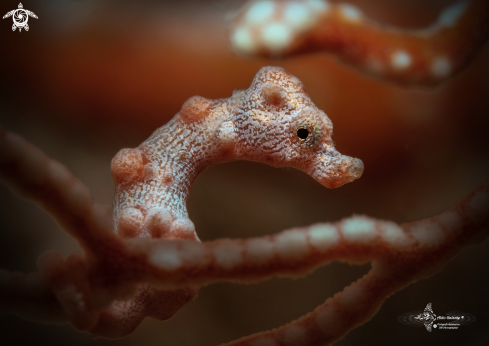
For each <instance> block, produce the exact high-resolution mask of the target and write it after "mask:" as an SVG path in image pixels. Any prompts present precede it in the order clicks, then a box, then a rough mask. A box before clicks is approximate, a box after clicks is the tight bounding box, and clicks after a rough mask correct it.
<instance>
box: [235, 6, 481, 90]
mask: <svg viewBox="0 0 489 346" xmlns="http://www.w3.org/2000/svg"><path fill="white" fill-rule="evenodd" d="M488 36H489V2H488V1H486V0H461V1H459V2H457V3H455V4H453V5H451V6H449V7H447V8H446V9H444V10H443V11H442V12H441V13H440V15H439V17H438V19H437V20H436V21H435V22H434V23H432V24H431V25H429V26H428V27H425V28H422V29H417V30H407V29H402V28H394V27H389V26H386V25H382V24H379V23H376V22H374V21H372V20H369V19H368V18H366V17H365V15H364V14H363V13H362V11H361V10H360V9H359V8H357V7H355V6H353V5H350V4H347V3H339V4H332V3H330V2H328V1H327V0H286V1H283V0H254V1H250V2H249V3H248V4H246V5H245V6H244V8H243V9H242V10H241V11H240V12H239V14H238V16H237V18H236V19H235V21H234V23H233V27H232V29H231V43H232V45H233V47H234V49H235V50H236V51H238V52H239V53H242V54H246V55H251V56H260V57H289V56H292V55H298V54H304V53H310V52H317V51H321V52H327V53H331V54H334V55H336V56H338V57H339V58H340V59H342V60H343V61H345V62H347V63H348V64H350V65H352V66H354V67H356V68H357V69H359V70H362V71H363V72H365V73H367V74H369V75H373V76H376V77H378V78H381V79H385V80H388V81H392V82H395V83H399V84H404V85H419V86H434V85H437V84H439V83H440V82H442V81H444V80H446V79H447V78H449V77H451V76H453V75H454V74H455V73H456V72H458V71H459V70H460V69H462V68H463V67H464V66H466V65H467V63H468V62H469V61H470V60H471V59H472V58H473V56H474V55H476V53H477V52H478V51H479V50H480V49H481V47H482V45H483V43H484V42H485V41H486V40H487V38H488Z"/></svg>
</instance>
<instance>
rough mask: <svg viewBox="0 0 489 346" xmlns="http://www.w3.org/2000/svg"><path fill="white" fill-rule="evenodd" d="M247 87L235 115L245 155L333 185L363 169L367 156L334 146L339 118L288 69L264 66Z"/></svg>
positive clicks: (241, 153)
mask: <svg viewBox="0 0 489 346" xmlns="http://www.w3.org/2000/svg"><path fill="white" fill-rule="evenodd" d="M242 93H243V95H242V96H241V100H242V101H241V105H240V107H239V109H238V111H237V113H236V115H235V120H234V123H235V127H236V132H237V136H236V137H237V138H236V143H235V151H236V154H237V155H238V156H239V157H241V158H243V159H248V160H253V161H258V162H263V163H267V164H270V165H272V166H274V167H294V168H297V169H300V170H302V171H304V172H306V173H307V174H309V175H311V176H312V177H313V178H314V179H316V180H317V181H318V182H319V183H321V184H322V185H324V186H326V187H329V188H334V187H338V186H341V185H343V184H346V183H348V182H351V181H353V180H355V179H357V178H359V177H360V176H361V175H362V172H363V163H362V161H361V160H359V159H356V158H351V157H348V156H344V155H342V154H340V153H339V152H338V151H337V150H336V149H335V148H334V144H333V141H332V139H331V135H332V132H333V123H332V122H331V120H330V119H329V118H328V117H327V116H326V114H325V113H324V112H323V111H322V110H320V109H318V108H317V107H316V105H315V104H314V103H313V102H312V101H311V99H310V98H309V96H308V95H307V93H306V91H305V88H304V85H303V84H302V82H301V81H300V80H299V79H297V78H296V77H294V76H292V75H291V74H290V73H289V72H288V71H286V70H285V69H283V68H280V67H270V66H267V67H263V68H262V69H261V70H260V71H258V73H257V74H256V76H255V78H254V80H253V82H252V84H251V86H250V88H249V89H247V90H246V91H242Z"/></svg>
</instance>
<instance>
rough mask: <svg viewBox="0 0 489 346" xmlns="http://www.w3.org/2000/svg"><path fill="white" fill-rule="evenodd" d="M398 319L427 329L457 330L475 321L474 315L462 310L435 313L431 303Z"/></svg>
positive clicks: (409, 324)
mask: <svg viewBox="0 0 489 346" xmlns="http://www.w3.org/2000/svg"><path fill="white" fill-rule="evenodd" d="M397 320H398V321H399V322H401V323H403V324H405V325H408V326H412V327H422V326H424V327H425V328H426V330H427V331H429V332H431V331H432V330H433V328H435V329H448V330H456V329H458V328H459V327H461V326H466V325H468V324H471V323H473V322H475V320H476V318H475V316H474V315H472V314H469V313H466V312H462V311H450V312H449V313H447V314H446V315H439V316H437V315H435V313H434V312H433V308H432V307H431V303H428V305H426V308H425V309H424V311H411V312H406V313H405V314H402V315H401V316H399V317H398V318H397Z"/></svg>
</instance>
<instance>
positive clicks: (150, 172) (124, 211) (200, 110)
mask: <svg viewBox="0 0 489 346" xmlns="http://www.w3.org/2000/svg"><path fill="white" fill-rule="evenodd" d="M332 132H333V124H332V122H331V120H330V119H329V118H328V117H327V116H326V114H325V113H324V112H323V111H321V110H319V109H318V108H317V107H316V106H315V105H314V103H313V102H312V101H311V99H310V98H309V96H308V95H307V94H306V92H305V89H304V86H303V85H302V83H301V82H300V81H299V80H298V79H297V78H296V77H294V76H292V75H291V74H290V73H288V72H287V71H286V70H284V69H283V68H279V67H264V68H262V69H261V70H260V71H259V72H258V73H257V74H256V76H255V78H254V80H253V82H252V84H251V86H250V88H249V89H247V90H237V91H235V92H234V94H233V96H232V97H230V98H229V99H220V100H209V99H205V98H203V97H200V96H195V97H192V98H190V99H189V100H188V101H187V102H185V104H184V105H183V107H182V109H181V111H180V112H179V113H178V114H177V115H176V116H175V117H174V118H173V119H172V120H171V121H170V122H169V123H168V124H166V125H165V126H163V127H161V128H159V129H158V130H156V131H155V132H154V133H153V134H152V135H151V137H150V138H149V139H148V140H146V141H145V142H144V143H143V144H141V145H140V146H139V147H138V148H136V149H123V150H121V151H120V152H119V153H118V154H117V156H116V157H115V158H114V159H113V161H112V173H113V175H114V179H115V181H116V183H117V191H116V197H115V222H116V227H117V231H118V233H119V234H121V235H124V236H146V237H153V238H160V237H164V238H188V239H198V238H197V235H196V234H195V230H194V226H193V224H192V222H191V221H190V220H189V218H188V214H187V209H186V207H185V202H186V199H187V196H188V194H189V190H190V186H191V185H192V183H193V181H194V180H195V178H196V177H197V175H198V174H199V173H200V172H202V171H203V170H204V169H205V168H206V167H208V166H210V165H212V164H215V163H219V162H225V161H231V160H252V161H258V162H263V163H267V164H269V165H272V166H274V167H295V168H298V169H300V170H302V171H304V172H306V173H308V174H309V175H311V176H312V177H313V178H314V179H316V180H317V181H318V182H320V183H321V184H323V185H324V186H327V187H338V186H341V185H343V184H345V183H348V182H350V181H352V180H354V179H357V178H359V177H360V175H361V174H362V172H363V163H362V161H360V160H359V159H353V158H351V157H347V156H344V155H341V154H340V153H338V152H337V151H336V150H335V148H334V146H333V142H332V140H331V135H332Z"/></svg>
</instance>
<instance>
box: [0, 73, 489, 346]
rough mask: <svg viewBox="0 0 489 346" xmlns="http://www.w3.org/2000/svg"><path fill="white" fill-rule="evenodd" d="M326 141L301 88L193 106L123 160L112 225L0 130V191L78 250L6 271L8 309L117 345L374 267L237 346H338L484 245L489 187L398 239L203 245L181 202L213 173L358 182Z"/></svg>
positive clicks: (70, 180)
mask: <svg viewBox="0 0 489 346" xmlns="http://www.w3.org/2000/svg"><path fill="white" fill-rule="evenodd" d="M331 134H332V124H331V121H330V120H329V118H328V117H327V116H326V115H325V114H324V112H322V111H320V110H318V109H317V107H315V106H314V104H313V103H312V101H311V100H310V99H309V97H308V96H307V94H306V93H305V91H304V88H303V85H302V83H300V81H299V80H298V79H297V78H295V77H293V76H291V75H290V74H289V73H288V72H287V71H285V70H283V69H281V68H273V67H266V68H263V69H262V70H260V71H259V73H258V74H257V75H256V77H255V79H254V81H253V83H252V85H251V86H250V88H249V89H247V90H241V91H237V92H235V93H234V95H233V97H231V98H229V99H222V100H207V99H204V98H201V97H194V98H191V99H190V100H189V101H187V102H186V103H185V105H184V106H183V107H182V110H181V111H180V112H179V113H178V114H177V116H176V117H175V118H174V119H173V120H172V121H171V122H170V123H169V124H167V125H165V126H164V127H162V128H161V129H158V130H157V131H155V133H154V134H153V135H152V136H151V137H150V138H149V139H148V140H147V141H146V142H144V143H143V144H142V145H140V146H139V147H138V148H135V149H123V150H121V151H120V152H119V154H118V155H117V156H116V157H115V158H114V160H113V162H112V171H113V174H114V179H115V181H116V183H117V189H116V198H115V205H114V206H115V210H114V219H113V220H111V216H110V215H109V214H108V213H107V212H106V209H105V208H103V207H101V206H98V205H94V204H93V203H92V202H91V197H90V193H89V191H88V189H87V188H86V187H85V186H84V185H83V184H82V183H81V182H80V181H79V180H78V179H76V178H75V177H74V176H73V175H72V174H71V173H70V172H68V170H67V169H66V168H65V167H64V166H63V165H61V164H60V163H57V162H56V161H54V160H52V159H50V158H48V157H47V156H46V155H45V154H43V153H42V152H41V151H40V150H39V149H37V148H36V147H34V146H32V145H31V144H29V143H28V142H26V141H25V140H23V139H22V138H21V137H19V136H17V135H14V134H11V133H8V132H6V131H4V130H1V131H0V174H1V177H2V179H3V180H5V181H6V182H7V183H8V184H9V185H10V186H12V187H13V188H14V189H15V190H16V191H17V192H19V193H20V194H22V195H23V196H25V197H26V198H28V199H31V200H33V201H35V202H37V203H39V204H40V205H41V206H42V207H43V208H44V209H46V211H48V212H49V213H50V214H51V215H53V217H55V218H56V220H57V221H58V222H59V224H60V225H61V226H62V227H63V229H65V230H66V231H68V232H69V233H70V234H71V235H72V236H74V237H75V238H76V239H77V240H78V241H79V243H80V245H81V246H82V248H83V250H84V255H83V256H79V255H71V256H69V257H68V258H63V256H62V255H61V254H59V253H57V252H54V251H51V252H48V253H46V254H43V255H42V256H41V257H40V258H39V261H38V267H39V270H40V273H33V274H21V273H10V272H8V271H1V272H0V289H1V291H2V295H1V303H2V307H4V309H6V310H7V311H10V312H12V313H15V314H18V315H20V316H24V317H26V318H31V319H35V320H39V321H69V322H71V323H72V324H73V325H74V326H75V327H76V328H78V329H80V330H86V331H89V332H91V333H92V334H94V335H102V336H107V337H117V336H122V335H127V334H129V333H130V332H132V331H133V330H134V329H135V328H136V327H137V325H138V324H139V323H140V322H141V321H142V320H143V319H144V318H145V317H146V316H150V317H154V318H158V319H160V320H165V319H168V318H170V317H171V316H173V315H174V314H175V313H176V312H177V311H178V310H179V309H180V308H181V307H182V306H183V305H185V304H186V303H187V302H189V301H191V300H192V299H193V298H194V297H195V296H196V294H197V292H198V289H199V287H201V286H202V285H207V284H210V283H213V282H219V281H231V282H242V283H253V282H258V281H261V280H266V279H268V278H271V277H274V276H285V277H297V276H303V275H306V274H308V273H310V272H311V271H313V270H314V269H316V268H317V267H319V266H322V265H324V264H326V263H329V262H331V261H345V262H349V263H365V262H371V263H372V269H371V271H370V272H369V273H368V274H367V275H365V276H364V277H363V278H361V279H360V280H358V281H357V282H355V283H353V284H352V285H350V286H348V287H346V288H345V289H344V290H343V291H342V292H340V293H338V294H336V295H335V296H334V297H332V298H330V299H328V300H326V302H325V303H324V304H323V305H321V306H319V307H318V308H317V309H315V310H314V311H313V312H311V313H309V314H307V315H305V316H304V317H302V318H299V319H298V320H296V321H293V322H292V323H290V324H288V325H286V326H283V327H281V328H278V329H274V330H272V331H268V332H263V333H259V334H254V335H252V336H249V337H246V338H243V339H240V340H237V341H235V342H232V343H230V345H238V344H239V345H255V346H258V345H291V344H293V345H325V344H332V343H334V342H335V341H336V340H339V339H341V338H342V337H343V336H344V335H346V334H347V333H348V332H349V331H350V330H351V329H353V328H355V327H356V326H358V325H360V324H362V323H365V322H366V321H368V320H369V319H370V318H371V317H372V316H373V315H374V314H375V313H376V311H377V310H378V309H379V307H380V306H381V304H382V303H383V302H384V301H385V299H386V298H387V297H388V296H390V295H391V294H393V293H394V292H396V291H398V290H400V289H402V288H403V287H405V286H407V285H409V284H410V283H413V282H415V281H417V280H419V279H422V278H425V277H428V276H431V275H434V274H435V273H436V272H438V271H439V270H441V269H442V268H443V266H444V265H445V264H446V262H447V261H448V260H449V259H450V258H452V257H453V256H454V255H455V254H456V253H457V252H458V251H459V250H460V249H461V248H463V247H464V246H466V245H468V244H470V243H472V242H476V241H478V240H481V239H483V238H484V237H485V236H487V233H488V232H487V231H488V227H487V226H488V223H489V213H488V211H489V179H486V180H485V181H484V182H483V183H482V184H481V186H480V187H478V188H477V189H476V190H475V191H474V192H473V193H472V194H471V195H469V196H468V197H467V198H466V199H465V200H463V201H462V202H460V203H459V204H457V205H456V206H454V207H453V208H451V209H449V210H447V211H446V212H444V213H442V214H440V215H437V216H434V217H431V218H427V219H423V220H420V221H417V222H413V223H408V224H404V225H397V224H395V223H393V222H389V221H382V220H376V219H372V218H369V217H366V216H353V217H350V218H347V219H344V220H341V221H339V222H336V223H327V224H318V225H313V226H310V227H303V228H296V229H291V230H287V231H283V232H280V233H278V234H275V235H271V236H265V237H259V238H250V239H241V240H240V239H220V240H216V241H210V242H203V243H201V242H200V241H199V240H198V237H197V235H196V233H195V229H194V227H193V224H192V223H191V221H190V220H189V219H188V215H187V213H186V209H185V200H186V197H187V194H188V190H189V187H190V184H191V183H192V181H193V179H195V177H196V175H197V174H198V173H199V172H200V171H202V170H203V169H204V168H205V167H206V166H208V165H210V164H212V163H214V162H223V161H229V160H232V159H248V160H255V161H260V162H264V163H268V164H271V165H273V166H293V167H296V168H299V169H301V170H304V171H306V172H307V173H309V174H310V175H311V176H313V177H314V178H315V179H316V180H318V181H319V182H321V183H322V184H323V185H325V186H328V187H336V186H340V185H342V184H344V183H346V182H349V181H352V180H354V179H355V178H358V177H359V176H360V174H361V171H362V169H363V164H362V163H361V161H360V160H358V159H353V158H350V157H346V156H343V155H341V154H340V153H338V152H337V151H336V150H335V149H334V146H333V142H332V140H331ZM192 157H193V158H194V160H190V159H189V158H192ZM113 221H114V222H113Z"/></svg>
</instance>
